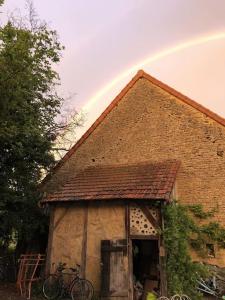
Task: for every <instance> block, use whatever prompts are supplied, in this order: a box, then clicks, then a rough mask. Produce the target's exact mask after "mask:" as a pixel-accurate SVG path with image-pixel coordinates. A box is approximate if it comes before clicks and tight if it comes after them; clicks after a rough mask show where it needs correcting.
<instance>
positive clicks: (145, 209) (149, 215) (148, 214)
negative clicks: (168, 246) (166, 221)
mask: <svg viewBox="0 0 225 300" xmlns="http://www.w3.org/2000/svg"><path fill="white" fill-rule="evenodd" d="M138 207H140V209H141V210H142V211H143V213H144V215H145V216H146V218H147V219H148V220H149V222H150V223H151V224H152V225H153V226H154V227H155V228H156V229H160V225H159V223H158V221H157V220H156V219H155V218H154V217H153V215H152V213H151V211H150V209H149V208H148V206H147V205H139V206H138Z"/></svg>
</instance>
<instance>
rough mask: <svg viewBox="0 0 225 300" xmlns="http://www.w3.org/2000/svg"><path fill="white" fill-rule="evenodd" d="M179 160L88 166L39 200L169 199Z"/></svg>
mask: <svg viewBox="0 0 225 300" xmlns="http://www.w3.org/2000/svg"><path fill="white" fill-rule="evenodd" d="M179 165H180V163H179V162H178V161H175V160H170V161H165V162H159V163H150V162H145V163H139V164H136V165H116V166H95V167H88V168H86V169H84V170H83V171H82V172H80V173H78V174H77V175H76V176H74V177H71V178H70V179H69V180H68V182H67V183H66V184H65V185H64V186H63V187H62V188H61V190H59V191H56V192H54V193H52V194H49V195H47V196H46V197H45V198H43V200H42V201H41V203H42V204H44V203H46V202H61V201H65V202H66V201H82V200H107V199H108V200H109V199H149V200H167V201H168V200H169V199H170V196H171V193H172V190H173V186H174V183H175V179H176V174H177V171H178V168H179Z"/></svg>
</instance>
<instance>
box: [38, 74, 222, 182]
mask: <svg viewBox="0 0 225 300" xmlns="http://www.w3.org/2000/svg"><path fill="white" fill-rule="evenodd" d="M141 78H145V79H146V80H148V81H150V82H151V83H153V84H154V85H156V86H158V87H159V88H161V89H163V90H164V91H166V92H168V93H169V94H171V95H173V96H174V97H176V98H178V99H180V100H181V101H183V102H184V103H186V104H187V105H189V106H191V107H193V108H195V109H197V110H198V111H200V112H201V113H203V114H205V115H206V116H207V117H209V118H211V119H212V120H214V121H216V122H217V123H219V124H221V125H222V126H224V127H225V119H224V118H222V117H221V116H219V115H217V114H216V113H214V112H212V111H211V110H209V109H208V108H206V107H204V106H203V105H201V104H199V103H197V102H196V101H194V100H192V99H190V98H188V97H187V96H185V95H183V94H182V93H180V92H178V91H177V90H175V89H174V88H172V87H170V86H168V85H167V84H165V83H163V82H161V81H160V80H158V79H156V78H154V77H152V76H151V75H149V74H148V73H146V72H145V71H144V70H139V71H138V72H137V74H136V75H135V76H134V77H133V78H132V79H131V80H130V81H129V82H128V84H127V85H126V86H125V87H124V88H123V89H122V90H121V92H120V93H119V94H118V95H117V96H116V97H115V98H114V100H113V101H112V102H111V103H110V104H109V106H108V107H107V108H106V109H105V110H104V111H103V113H102V114H101V115H100V116H99V117H98V118H97V120H96V121H95V122H94V123H93V124H92V125H91V127H89V129H88V130H87V131H86V132H85V133H84V134H83V135H82V136H81V138H80V139H79V140H78V141H77V142H76V143H75V144H74V145H73V147H72V148H71V149H70V150H69V151H68V152H67V153H66V154H65V155H64V156H63V158H62V159H61V160H60V161H59V162H58V163H57V164H56V165H55V167H53V169H52V170H51V172H50V173H49V174H47V176H46V177H45V178H44V179H43V181H42V185H43V184H44V183H45V182H46V181H48V179H50V178H51V176H52V174H53V173H55V172H56V170H57V169H59V168H60V167H61V166H62V165H63V164H64V163H65V162H66V161H67V160H68V159H69V158H70V157H71V156H72V155H73V153H74V152H75V151H76V150H77V149H78V148H79V147H80V146H81V145H82V144H83V142H84V141H85V140H86V139H87V138H88V137H89V135H90V134H91V133H92V132H93V131H94V130H95V129H96V128H97V127H98V125H99V124H101V122H102V121H103V120H104V119H105V118H106V116H107V115H108V114H109V113H110V112H111V111H112V110H113V108H114V107H115V106H116V105H117V104H118V103H119V101H120V100H121V99H122V98H123V97H124V96H125V95H126V94H127V92H128V91H129V90H130V89H131V88H132V87H133V86H134V84H135V83H136V82H137V81H138V80H139V79H141Z"/></svg>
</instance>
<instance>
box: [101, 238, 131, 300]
mask: <svg viewBox="0 0 225 300" xmlns="http://www.w3.org/2000/svg"><path fill="white" fill-rule="evenodd" d="M127 248H128V245H127V240H103V241H101V263H102V274H101V275H102V276H101V297H102V298H103V299H114V298H115V299H128V249H127Z"/></svg>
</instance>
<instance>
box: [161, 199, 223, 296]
mask: <svg viewBox="0 0 225 300" xmlns="http://www.w3.org/2000/svg"><path fill="white" fill-rule="evenodd" d="M215 212H216V210H215V209H213V210H211V211H208V212H205V211H204V210H203V208H202V206H201V205H189V206H188V205H182V204H180V203H178V202H176V201H174V202H173V203H172V204H171V205H167V206H165V207H164V208H163V214H164V220H165V228H164V231H163V237H164V242H165V248H166V252H167V257H166V271H167V281H168V293H169V294H170V295H173V294H176V293H179V294H182V293H184V294H187V295H188V296H189V297H191V299H200V298H201V297H202V295H201V294H200V293H199V292H198V290H197V281H198V279H199V278H200V277H202V278H204V277H207V276H209V270H208V268H207V267H206V265H204V264H202V263H197V262H193V261H192V259H191V256H190V249H191V248H193V249H194V250H195V251H197V252H198V254H199V255H200V256H201V257H205V256H206V255H207V247H206V245H207V243H209V242H210V243H216V244H217V245H218V246H220V247H225V229H224V228H223V227H222V226H221V225H220V224H219V223H217V222H214V221H209V220H208V219H209V218H210V217H213V216H214V214H215ZM200 220H201V222H200Z"/></svg>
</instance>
